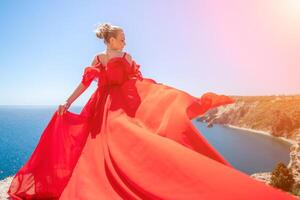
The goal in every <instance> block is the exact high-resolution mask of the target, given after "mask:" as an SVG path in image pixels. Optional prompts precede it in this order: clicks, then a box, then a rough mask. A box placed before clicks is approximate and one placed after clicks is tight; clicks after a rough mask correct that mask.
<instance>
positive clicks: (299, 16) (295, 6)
mask: <svg viewBox="0 0 300 200" xmlns="http://www.w3.org/2000/svg"><path fill="white" fill-rule="evenodd" d="M280 7H281V9H282V11H283V12H284V13H282V14H284V15H286V16H287V17H289V18H291V19H290V20H300V0H282V1H280ZM299 23H300V21H299Z"/></svg>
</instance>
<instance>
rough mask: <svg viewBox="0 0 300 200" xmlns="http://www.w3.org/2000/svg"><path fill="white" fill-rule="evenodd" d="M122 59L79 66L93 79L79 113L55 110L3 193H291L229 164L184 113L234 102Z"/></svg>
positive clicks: (168, 199) (285, 197)
mask: <svg viewBox="0 0 300 200" xmlns="http://www.w3.org/2000/svg"><path fill="white" fill-rule="evenodd" d="M139 67H140V66H139V65H138V64H136V63H135V61H133V63H132V64H129V63H128V61H127V60H126V59H125V58H124V56H123V57H116V58H112V59H111V60H110V61H109V62H108V64H107V67H104V66H103V65H102V64H101V63H97V64H96V65H94V66H87V67H86V68H85V70H84V73H83V76H82V83H83V84H84V85H86V86H88V85H90V84H91V82H92V81H93V80H98V87H97V89H96V91H95V92H94V93H93V94H92V96H91V97H90V98H89V100H88V102H87V103H86V104H85V106H84V107H83V109H82V111H81V112H80V114H76V113H72V112H70V111H67V112H66V113H65V114H64V115H62V116H60V115H58V114H57V112H55V113H54V114H53V116H52V118H51V120H50V122H49V123H48V125H47V127H46V128H45V130H44V131H43V133H42V135H41V138H40V141H39V143H38V145H37V147H36V148H35V150H34V152H33V154H32V155H31V157H30V159H29V160H28V161H27V162H26V163H25V164H24V166H23V167H22V168H21V169H20V170H19V171H18V172H17V173H16V175H15V176H14V179H13V181H12V183H11V185H10V188H9V191H8V194H9V195H10V197H11V198H12V199H14V200H16V199H18V200H19V199H60V200H71V199H72V200H76V199H78V200H79V199H80V200H99V199H101V200H106V199H107V200H110V199H116V200H119V199H120V200H121V199H126V200H131V199H133V200H135V199H137V200H142V199H143V200H145V199H155V200H158V199H163V200H174V199H178V200H179V199H180V200H181V199H182V200H196V199H203V200H204V199H211V200H213V199H222V200H241V199H242V200H253V199H257V200H260V199H261V200H265V199H272V200H279V199H280V200H290V199H295V198H294V197H293V196H291V195H289V194H288V193H286V192H283V191H281V190H279V189H275V188H273V187H271V186H268V185H265V184H264V183H262V182H259V181H257V180H254V179H253V178H251V177H249V176H248V175H246V174H244V173H242V172H240V171H238V170H236V169H234V168H233V167H232V166H231V165H230V163H229V162H228V161H226V160H225V159H224V158H223V157H222V155H221V154H220V153H219V152H217V151H216V149H214V148H213V146H212V145H211V144H209V143H208V141H207V140H206V139H205V138H204V137H203V136H202V135H201V132H200V131H199V130H197V129H196V128H195V127H194V126H193V124H192V122H191V119H193V118H195V117H196V116H198V115H200V114H204V113H205V112H206V111H208V110H209V109H212V108H215V107H218V106H222V105H226V104H230V103H234V100H233V99H231V98H230V97H228V96H225V95H218V94H215V93H213V92H207V93H205V94H203V95H202V96H201V97H194V96H192V95H190V94H188V93H187V92H184V91H182V90H179V89H176V88H173V87H170V86H167V85H164V84H161V83H157V82H156V81H155V80H153V79H150V78H145V77H143V75H142V73H141V72H140V70H139Z"/></svg>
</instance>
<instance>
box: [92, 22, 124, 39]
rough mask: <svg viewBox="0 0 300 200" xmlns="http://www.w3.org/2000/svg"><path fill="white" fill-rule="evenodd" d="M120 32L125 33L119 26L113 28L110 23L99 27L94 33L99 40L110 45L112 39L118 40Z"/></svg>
mask: <svg viewBox="0 0 300 200" xmlns="http://www.w3.org/2000/svg"><path fill="white" fill-rule="evenodd" d="M119 31H123V29H122V28H121V27H119V26H113V25H111V24H110V23H102V24H100V25H98V26H97V28H96V29H95V31H94V32H95V33H96V36H97V37H98V38H100V39H103V40H104V43H105V44H108V43H109V39H110V38H111V37H114V38H116V37H117V35H118V32H119Z"/></svg>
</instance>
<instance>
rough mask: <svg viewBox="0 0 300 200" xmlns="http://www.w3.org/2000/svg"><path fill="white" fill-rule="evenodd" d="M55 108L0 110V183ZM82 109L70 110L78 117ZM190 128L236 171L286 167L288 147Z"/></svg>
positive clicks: (202, 127) (20, 161)
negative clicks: (197, 131) (199, 133)
mask: <svg viewBox="0 0 300 200" xmlns="http://www.w3.org/2000/svg"><path fill="white" fill-rule="evenodd" d="M56 108H57V106H0V180H1V179H4V178H5V177H7V176H11V175H13V174H15V173H16V172H17V171H18V169H19V168H20V167H21V166H22V165H23V164H24V163H25V162H26V161H27V160H28V158H29V157H30V155H31V154H32V152H33V150H34V149H35V147H36V145H37V143H38V140H39V138H40V136H41V134H42V132H43V130H44V129H45V127H46V125H47V124H48V122H49V120H50V118H51V116H52V115H53V113H54V112H55V110H56ZM81 109H82V107H76V106H71V108H70V111H72V112H75V113H79V112H80V110H81ZM193 124H195V126H196V127H197V128H198V129H199V130H200V131H201V133H202V134H203V135H204V136H205V137H206V138H207V140H208V141H209V142H210V143H211V144H212V145H213V146H214V147H215V148H216V149H217V150H218V151H219V152H220V153H221V154H222V155H223V156H224V157H225V158H226V159H227V160H228V161H229V162H230V163H231V164H232V165H233V166H234V167H235V168H237V169H239V170H240V171H243V172H245V173H247V174H251V173H254V172H258V171H270V170H272V169H273V167H274V165H275V164H276V163H277V162H278V161H283V162H284V163H286V164H287V163H288V161H289V146H290V145H289V144H287V143H285V142H281V141H280V140H276V139H272V138H270V137H266V136H264V135H260V134H253V133H249V132H246V131H241V130H236V129H230V128H226V127H223V126H221V125H215V126H214V127H213V128H206V125H205V124H204V123H199V122H197V121H196V120H193Z"/></svg>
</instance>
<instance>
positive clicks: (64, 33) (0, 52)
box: [0, 0, 300, 105]
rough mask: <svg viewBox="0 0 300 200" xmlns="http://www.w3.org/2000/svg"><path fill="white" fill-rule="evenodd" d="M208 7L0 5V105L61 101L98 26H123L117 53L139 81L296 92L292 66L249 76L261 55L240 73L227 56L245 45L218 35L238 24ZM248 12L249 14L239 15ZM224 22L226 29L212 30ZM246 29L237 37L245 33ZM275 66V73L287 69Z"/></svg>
mask: <svg viewBox="0 0 300 200" xmlns="http://www.w3.org/2000/svg"><path fill="white" fill-rule="evenodd" d="M211 2H212V1H205V0H203V1H196V0H194V1H192V0H191V1H183V0H182V1H178V0H175V1H158V0H152V1H116V0H113V1H92V0H87V1H8V0H7V1H1V3H0V16H1V17H0V23H1V37H0V43H1V49H0V56H1V57H0V92H1V98H0V105H3V104H4V105H8V104H9V105H16V104H18V105H32V104H33V105H57V104H59V103H61V102H63V101H64V100H65V99H67V98H68V97H69V95H71V93H72V91H73V90H74V89H75V88H76V86H77V85H78V84H79V83H80V80H81V76H82V73H83V69H84V67H86V66H88V65H90V63H91V61H92V58H93V57H94V55H95V54H96V53H98V52H101V51H103V50H104V49H105V45H104V43H103V41H102V40H99V39H98V38H96V36H95V34H94V32H93V30H94V29H95V28H96V26H97V25H98V24H100V23H103V22H109V23H111V24H113V25H118V26H121V27H122V28H123V29H124V32H125V35H126V47H125V49H124V50H125V51H127V52H129V53H130V54H131V55H132V56H133V58H134V59H135V60H136V62H137V63H139V64H140V65H141V71H142V73H143V75H144V76H145V77H150V78H153V79H155V80H156V81H157V82H162V83H164V84H166V85H170V86H173V87H176V88H178V89H181V90H184V91H187V92H189V93H191V94H192V95H194V96H201V94H202V93H204V92H208V91H211V92H216V93H222V94H227V95H272V94H294V93H300V87H299V86H298V85H300V84H297V83H298V78H297V77H296V76H295V71H293V70H295V69H294V67H293V68H291V69H289V73H279V74H280V75H281V76H284V77H282V79H280V76H278V77H277V76H276V77H274V78H272V76H268V77H269V78H268V81H264V80H265V77H266V76H267V75H268V74H257V73H256V72H258V70H259V69H261V64H262V63H263V64H270V63H269V62H266V61H265V60H263V61H264V62H262V59H261V57H260V59H259V60H258V61H257V63H255V62H254V61H253V60H255V59H251V61H252V62H251V64H252V67H254V69H253V68H251V67H245V68H240V67H241V66H242V65H243V63H241V59H240V58H237V57H234V56H233V55H236V54H234V53H231V54H230V53H228V52H234V51H233V50H237V49H247V48H248V46H249V45H250V44H251V43H235V44H234V45H231V43H230V42H228V41H230V40H229V39H228V38H226V37H222V36H224V35H225V36H226V34H228V33H229V32H232V31H233V30H235V29H234V28H236V29H238V28H239V27H241V26H242V25H240V24H238V25H236V26H234V25H232V24H234V22H235V21H234V20H235V18H232V19H230V18H227V19H228V20H232V21H221V20H220V19H221V18H217V17H215V16H216V15H215V13H214V11H216V10H215V7H214V5H213V4H212V3H211ZM249 2H250V1H249ZM257 2H259V1H257ZM232 5H234V4H232ZM234 8H235V7H234V6H228V7H225V8H224V10H222V11H221V14H222V12H224V13H233V14H236V16H237V17H238V15H239V14H240V13H238V12H234V11H235V10H234ZM218 9H219V8H218ZM255 13H256V12H255V10H252V11H251V10H250V11H249V13H244V14H243V16H244V17H245V16H246V15H248V16H254V15H255ZM257 17H258V18H259V17H260V16H257ZM249 19H250V18H249ZM222 20H223V18H222ZM224 23H225V25H226V23H228V24H230V26H228V29H226V28H225V29H220V28H219V26H218V25H220V24H223V25H224ZM258 28H260V27H258ZM246 31H249V32H243V33H241V34H246V33H248V34H249V33H250V31H251V30H246ZM233 39H234V38H233ZM244 39H245V38H244ZM231 40H232V38H231ZM242 40H243V38H239V41H242ZM226 41H227V42H226ZM297 41H298V40H297ZM299 41H300V40H299ZM219 44H222V45H219ZM239 44H240V46H238V45H239ZM296 44H298V43H296ZM226 45H227V46H226ZM247 45H248V46H247ZM260 45H261V44H260V43H257V44H256V43H255V44H253V43H252V44H251V48H252V49H251V52H247V53H248V54H249V55H251V58H253V57H254V58H255V56H256V55H255V52H256V49H259V48H260ZM233 48H235V49H233ZM248 54H243V55H248ZM274 55H275V54H274ZM289 55H290V56H293V55H294V54H289ZM235 58H236V59H237V60H238V61H239V62H235ZM293 58H294V57H292V58H288V57H287V58H286V59H287V60H292V59H293ZM248 59H249V58H248ZM268 59H272V55H269V56H268V57H266V60H268ZM274 59H276V58H274V56H273V61H274ZM243 61H244V62H247V58H245V57H243ZM280 61H281V62H280V63H281V65H276V69H278V72H280V70H283V71H284V69H287V64H288V63H285V60H284V59H281V60H280ZM247 63H249V62H247ZM298 64H299V62H298ZM237 69H238V70H237ZM253 71H254V72H255V73H254V72H253ZM264 73H267V71H265V72H264ZM280 81H282V82H280ZM95 88H96V83H92V85H91V86H90V88H89V89H88V90H87V91H86V92H85V93H84V94H82V96H80V97H79V98H78V99H77V100H76V101H75V102H74V104H75V105H83V104H84V103H85V102H86V100H87V98H88V97H89V96H90V95H91V94H92V92H93V91H94V90H95Z"/></svg>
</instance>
